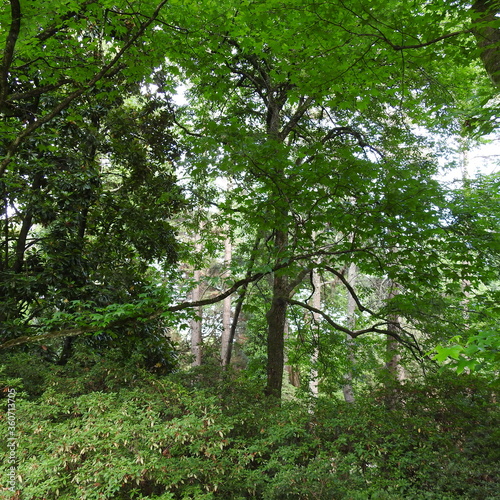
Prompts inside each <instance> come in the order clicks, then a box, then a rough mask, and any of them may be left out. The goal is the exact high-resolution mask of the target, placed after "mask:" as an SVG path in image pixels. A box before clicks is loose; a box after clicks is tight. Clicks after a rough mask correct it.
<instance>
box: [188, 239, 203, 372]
mask: <svg viewBox="0 0 500 500" xmlns="http://www.w3.org/2000/svg"><path fill="white" fill-rule="evenodd" d="M195 248H196V252H200V251H201V244H200V243H196V246H195ZM193 279H194V281H195V283H196V286H195V287H194V288H193V291H192V292H191V300H192V301H193V302H196V301H198V300H201V298H202V290H201V271H200V270H195V271H194V274H193ZM194 311H195V313H196V316H197V318H195V319H192V320H191V354H192V355H193V356H194V359H193V362H192V366H200V365H201V362H202V353H201V351H202V343H203V339H202V327H203V308H202V307H201V306H198V307H197V308H195V310H194Z"/></svg>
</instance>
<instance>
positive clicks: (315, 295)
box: [309, 269, 321, 397]
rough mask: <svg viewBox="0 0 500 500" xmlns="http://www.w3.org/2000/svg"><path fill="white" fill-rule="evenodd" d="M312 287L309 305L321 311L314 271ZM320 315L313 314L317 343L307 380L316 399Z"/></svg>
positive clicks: (317, 283)
mask: <svg viewBox="0 0 500 500" xmlns="http://www.w3.org/2000/svg"><path fill="white" fill-rule="evenodd" d="M312 285H313V288H314V290H313V295H312V297H311V305H312V306H313V307H314V308H316V309H321V277H320V275H319V273H318V271H317V270H316V269H314V270H313V271H312ZM320 320H321V318H320V315H319V314H318V313H315V312H313V321H314V325H313V331H312V333H313V335H314V334H316V337H317V338H318V341H317V342H315V346H314V348H313V353H312V356H311V364H312V368H311V373H310V378H309V390H310V391H311V394H312V395H313V396H314V397H316V396H318V393H319V379H318V377H319V374H318V369H317V367H316V366H317V363H318V355H319V348H318V345H319V335H320Z"/></svg>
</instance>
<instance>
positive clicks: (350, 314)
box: [342, 262, 358, 403]
mask: <svg viewBox="0 0 500 500" xmlns="http://www.w3.org/2000/svg"><path fill="white" fill-rule="evenodd" d="M357 273H358V270H357V266H356V264H354V262H352V263H351V265H350V266H349V271H348V275H347V278H348V280H349V284H350V285H351V287H352V289H353V290H354V289H355V287H356V278H357ZM347 321H348V324H349V328H350V329H351V330H354V329H355V328H356V301H355V300H354V297H353V295H352V294H351V293H349V292H348V293H347ZM353 343H354V339H353V338H352V337H351V336H350V335H349V334H348V333H347V334H346V344H347V358H348V359H347V362H348V366H349V369H348V370H347V372H346V374H345V375H344V380H345V384H344V386H343V387H342V392H343V393H344V400H345V401H346V402H347V403H354V401H355V397H354V389H353V387H352V366H353V365H354V363H355V362H356V359H355V358H354V345H353Z"/></svg>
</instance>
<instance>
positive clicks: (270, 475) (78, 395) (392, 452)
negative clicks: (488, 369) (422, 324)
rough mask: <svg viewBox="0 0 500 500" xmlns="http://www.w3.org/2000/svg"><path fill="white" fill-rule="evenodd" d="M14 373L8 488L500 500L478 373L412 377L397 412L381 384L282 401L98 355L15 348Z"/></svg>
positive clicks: (253, 386) (134, 495) (498, 462)
mask: <svg viewBox="0 0 500 500" xmlns="http://www.w3.org/2000/svg"><path fill="white" fill-rule="evenodd" d="M14 374H16V375H17V376H16V378H14ZM2 376H3V383H2V388H4V387H10V388H12V387H13V388H15V390H16V392H17V396H16V426H17V427H16V432H17V435H18V443H17V444H18V448H17V455H18V464H17V466H18V467H17V473H18V483H17V484H18V487H19V489H18V491H17V492H15V493H9V492H8V491H6V490H5V489H4V490H3V491H0V497H1V498H15V499H23V500H35V499H36V500H42V499H47V500H52V499H64V500H74V499H93V500H97V499H116V500H122V499H123V500H129V499H157V500H159V499H162V500H167V499H247V498H256V499H327V500H331V499H349V500H358V499H359V500H361V499H379V500H382V499H394V500H395V499H402V498H404V499H408V500H411V499H415V500H417V499H418V500H420V499H422V500H424V499H435V500H446V499H448V500H458V499H484V500H486V499H491V500H494V499H498V498H500V474H499V472H498V471H499V470H500V447H499V446H498V443H499V442H500V425H499V424H500V411H499V408H498V405H497V403H496V401H497V399H496V398H497V397H498V391H497V390H496V389H495V388H494V387H492V386H491V385H490V384H488V382H487V381H485V380H483V379H481V378H478V377H476V376H474V377H473V376H470V375H467V376H460V377H457V376H456V375H455V376H450V375H445V374H440V375H439V376H437V377H433V378H431V379H428V380H426V381H425V382H421V383H407V384H406V385H404V386H402V387H399V388H397V389H395V392H393V393H392V394H391V398H390V400H391V408H390V409H389V408H388V407H387V394H386V393H384V390H382V389H377V388H372V389H371V390H370V391H369V392H367V394H365V395H363V396H362V397H359V398H358V400H357V402H356V403H354V404H346V403H344V402H343V401H339V400H332V399H326V398H325V399H324V398H319V399H318V400H310V399H306V398H304V399H296V400H293V401H287V402H283V403H282V404H281V405H280V406H278V405H276V404H274V403H273V402H272V401H269V400H267V399H266V398H264V397H263V396H262V388H261V387H260V386H259V384H258V383H256V382H252V381H248V380H244V379H243V378H242V377H241V375H238V374H237V373H226V374H223V373H221V372H220V370H218V369H215V368H213V367H212V368H206V369H202V370H199V371H198V372H190V373H181V374H176V375H169V376H162V377H159V376H153V375H151V374H149V373H147V372H145V371H143V370H141V369H140V368H138V367H137V363H135V360H134V359H132V360H130V361H129V363H128V364H126V365H125V366H124V364H123V361H120V362H119V361H118V360H113V359H110V358H107V359H104V358H103V357H100V356H96V355H88V354H87V355H83V354H80V355H78V356H76V357H75V359H73V360H72V361H71V362H70V363H69V364H68V365H67V366H65V367H54V366H49V365H44V364H42V362H41V361H40V362H39V363H38V364H36V365H35V364H33V360H32V359H30V358H28V357H26V358H25V357H24V356H23V355H16V356H13V357H11V358H10V359H8V360H7V362H6V364H5V367H4V370H3V373H2ZM2 394H4V395H5V390H4V392H3V393H2ZM4 403H5V401H4ZM6 426H7V424H6V418H5V416H4V414H3V413H2V417H1V420H0V432H1V435H2V436H5V435H6V433H7V427H6ZM0 451H1V453H2V454H4V455H5V456H6V455H7V453H8V449H7V446H6V440H5V439H3V440H2V442H1V448H0ZM1 467H2V468H1V469H0V474H1V478H2V480H1V484H2V485H3V487H5V484H6V478H7V475H8V463H7V460H2V466H1ZM2 495H3V496H2Z"/></svg>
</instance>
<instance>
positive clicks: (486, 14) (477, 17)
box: [472, 0, 500, 86]
mask: <svg viewBox="0 0 500 500" xmlns="http://www.w3.org/2000/svg"><path fill="white" fill-rule="evenodd" d="M472 11H473V13H474V17H473V20H472V26H473V32H474V35H475V37H476V40H477V45H478V47H479V51H480V52H479V54H480V56H481V60H482V62H483V65H484V67H485V69H486V72H487V73H488V75H489V77H490V78H491V81H492V82H493V83H494V84H495V85H497V86H498V85H500V29H498V28H497V27H496V26H495V25H496V24H497V21H498V19H497V15H498V13H499V12H500V0H478V1H476V2H474V4H473V5H472Z"/></svg>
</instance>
